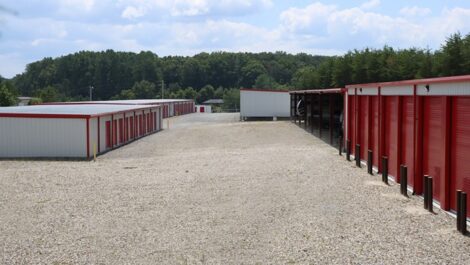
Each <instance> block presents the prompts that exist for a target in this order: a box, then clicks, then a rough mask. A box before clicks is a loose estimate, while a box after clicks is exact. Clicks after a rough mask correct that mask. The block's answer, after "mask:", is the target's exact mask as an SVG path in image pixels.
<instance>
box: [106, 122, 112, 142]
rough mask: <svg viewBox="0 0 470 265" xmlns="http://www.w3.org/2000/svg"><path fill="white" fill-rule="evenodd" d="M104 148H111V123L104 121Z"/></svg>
mask: <svg viewBox="0 0 470 265" xmlns="http://www.w3.org/2000/svg"><path fill="white" fill-rule="evenodd" d="M105 137H106V148H111V138H112V135H111V121H106V134H105Z"/></svg>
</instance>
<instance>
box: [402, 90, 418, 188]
mask: <svg viewBox="0 0 470 265" xmlns="http://www.w3.org/2000/svg"><path fill="white" fill-rule="evenodd" d="M401 108H402V110H401V115H402V117H401V164H403V165H405V166H406V167H407V170H408V185H410V186H412V187H413V185H414V172H415V170H414V159H413V155H414V154H413V147H414V131H413V130H414V126H413V125H414V99H413V97H412V96H406V97H405V96H404V97H402V104H401Z"/></svg>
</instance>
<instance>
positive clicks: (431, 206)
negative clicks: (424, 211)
mask: <svg viewBox="0 0 470 265" xmlns="http://www.w3.org/2000/svg"><path fill="white" fill-rule="evenodd" d="M427 183H428V187H427V196H426V197H427V201H428V203H427V205H428V211H430V212H431V213H432V212H433V205H432V203H433V199H432V196H433V195H432V190H433V188H432V186H433V185H432V177H430V176H428V181H427Z"/></svg>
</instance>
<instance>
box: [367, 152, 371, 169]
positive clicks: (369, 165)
mask: <svg viewBox="0 0 470 265" xmlns="http://www.w3.org/2000/svg"><path fill="white" fill-rule="evenodd" d="M367 173H369V174H370V175H372V150H367Z"/></svg>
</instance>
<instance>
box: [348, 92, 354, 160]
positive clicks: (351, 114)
mask: <svg viewBox="0 0 470 265" xmlns="http://www.w3.org/2000/svg"><path fill="white" fill-rule="evenodd" d="M355 109H356V103H355V101H354V96H348V117H347V118H348V137H347V140H349V141H351V146H350V148H351V150H350V151H351V154H353V153H354V150H355V146H356V114H355Z"/></svg>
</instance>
